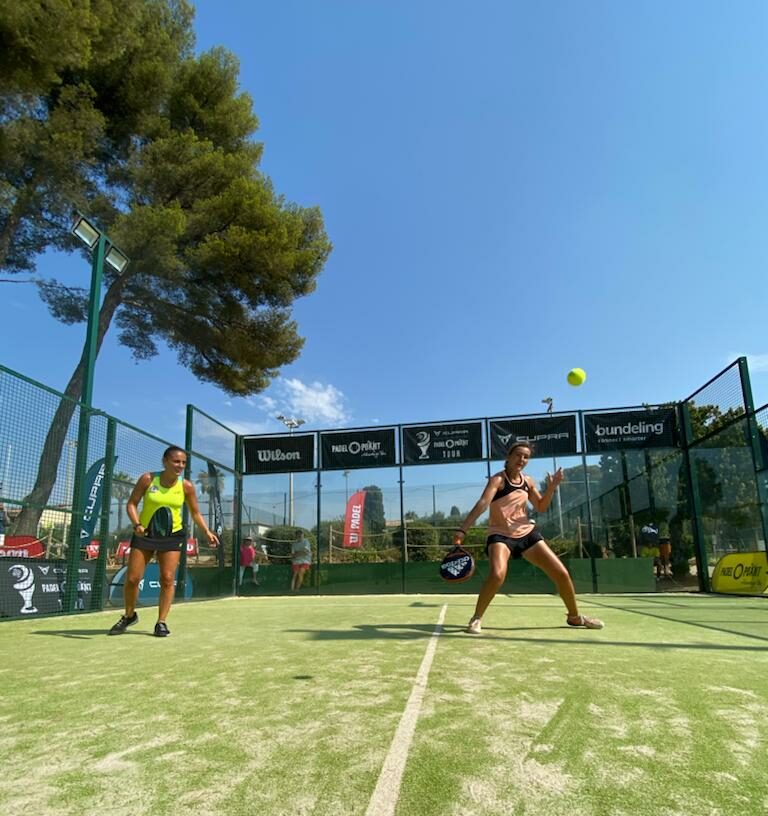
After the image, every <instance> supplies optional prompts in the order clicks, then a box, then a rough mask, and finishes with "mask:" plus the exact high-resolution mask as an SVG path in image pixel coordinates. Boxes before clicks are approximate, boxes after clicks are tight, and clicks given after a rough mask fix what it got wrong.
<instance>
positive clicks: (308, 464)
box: [243, 433, 315, 475]
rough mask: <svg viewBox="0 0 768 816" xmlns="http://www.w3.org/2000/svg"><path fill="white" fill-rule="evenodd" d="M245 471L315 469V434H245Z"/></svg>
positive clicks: (276, 471)
mask: <svg viewBox="0 0 768 816" xmlns="http://www.w3.org/2000/svg"><path fill="white" fill-rule="evenodd" d="M243 458H244V461H245V474H246V475H247V474H251V473H287V472H289V471H299V470H314V469H315V435H314V434H313V433H310V434H286V435H284V436H246V437H244V439H243Z"/></svg>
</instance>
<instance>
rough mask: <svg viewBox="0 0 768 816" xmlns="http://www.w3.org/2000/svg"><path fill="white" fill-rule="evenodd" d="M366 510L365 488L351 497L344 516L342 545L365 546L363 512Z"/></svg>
mask: <svg viewBox="0 0 768 816" xmlns="http://www.w3.org/2000/svg"><path fill="white" fill-rule="evenodd" d="M364 512H365V490H358V491H357V492H356V493H353V494H352V495H351V496H350V497H349V501H348V502H347V512H346V515H345V516H344V541H343V542H342V545H341V546H342V547H347V548H358V547H362V546H363V513H364Z"/></svg>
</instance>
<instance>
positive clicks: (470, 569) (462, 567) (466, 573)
mask: <svg viewBox="0 0 768 816" xmlns="http://www.w3.org/2000/svg"><path fill="white" fill-rule="evenodd" d="M474 574H475V559H474V558H472V555H471V554H470V553H468V552H467V551H466V550H465V549H464V547H459V546H456V547H454V548H453V549H452V550H451V551H450V552H449V553H448V555H446V556H445V558H443V560H442V562H441V563H440V577H441V578H442V579H443V581H447V582H448V583H449V584H460V583H462V581H469V579H470V578H471V577H472V576H473V575H474Z"/></svg>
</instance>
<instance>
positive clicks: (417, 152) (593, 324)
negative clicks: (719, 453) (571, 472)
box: [0, 0, 768, 441]
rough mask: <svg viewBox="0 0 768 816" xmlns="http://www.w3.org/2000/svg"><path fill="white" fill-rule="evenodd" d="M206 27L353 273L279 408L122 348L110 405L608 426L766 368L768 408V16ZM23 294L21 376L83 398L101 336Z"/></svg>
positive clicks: (529, 13)
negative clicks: (89, 358) (237, 65)
mask: <svg viewBox="0 0 768 816" xmlns="http://www.w3.org/2000/svg"><path fill="white" fill-rule="evenodd" d="M196 7H197V17H196V24H195V26H196V31H197V37H198V47H199V49H200V50H206V49H208V48H210V47H213V46H216V45H222V46H224V47H226V48H228V49H230V50H231V51H233V52H234V53H235V54H236V55H237V56H238V57H239V59H240V62H241V88H242V90H243V91H246V92H248V93H249V94H250V95H251V96H252V97H253V100H254V108H255V111H256V113H257V115H258V116H259V119H260V121H261V129H260V132H259V139H260V141H262V142H263V143H264V145H265V151H264V159H263V163H262V170H263V171H264V172H265V173H266V174H267V175H269V176H270V177H271V178H272V180H273V182H274V185H275V187H276V189H277V190H278V191H279V192H280V193H282V194H284V195H285V196H286V198H287V199H288V200H290V201H294V202H297V203H299V204H301V205H306V206H310V205H319V206H320V208H321V209H322V211H323V213H324V216H325V220H326V227H327V230H328V233H329V235H330V237H331V240H332V241H333V244H334V251H333V253H332V255H331V257H330V260H329V261H328V263H327V266H326V268H325V270H324V272H323V274H322V275H321V277H320V278H319V281H318V286H317V290H316V291H315V292H314V293H313V294H312V295H310V296H308V297H307V298H304V299H302V300H300V301H298V302H297V303H296V306H295V318H296V320H297V321H298V324H299V328H300V333H301V334H302V335H303V336H304V337H305V338H306V344H305V347H304V351H303V353H302V355H301V357H300V358H299V360H298V361H297V362H295V363H294V364H293V365H290V366H287V367H286V368H285V369H284V370H283V371H282V373H281V376H280V378H279V379H278V380H276V381H275V382H274V383H273V385H272V386H271V387H270V388H269V389H268V390H267V391H266V392H264V393H263V394H260V395H254V396H253V397H251V398H249V399H234V398H230V397H228V396H227V395H226V394H224V393H223V392H221V391H219V390H217V389H216V388H214V387H212V386H210V385H203V384H201V383H198V382H197V381H196V380H195V379H194V377H193V376H192V375H191V374H190V373H189V372H188V371H187V370H185V369H184V368H183V367H181V366H179V365H178V363H177V362H176V359H175V356H174V355H173V354H172V353H171V352H169V351H163V352H162V353H161V354H160V356H159V357H157V358H155V359H154V360H152V361H150V362H142V363H134V362H133V361H132V360H131V358H130V355H129V354H128V352H127V350H126V349H123V348H122V347H120V346H119V345H118V344H117V342H116V332H114V331H112V332H110V334H109V335H108V336H107V339H106V341H105V345H104V348H103V350H102V353H101V356H100V358H99V361H98V363H97V367H96V376H95V390H94V403H95V404H96V405H97V406H99V407H101V408H103V409H104V410H106V411H107V412H108V413H110V414H113V415H115V416H117V417H119V418H121V419H124V420H126V421H128V422H129V423H131V424H134V425H137V426H139V427H143V428H146V429H147V430H149V431H151V432H153V433H155V434H157V435H159V436H162V437H165V438H169V439H176V440H179V441H183V425H184V409H185V405H186V403H188V402H190V403H193V404H195V405H197V406H198V407H200V408H201V409H202V410H204V411H205V412H206V413H208V414H210V415H212V416H214V417H216V418H218V419H219V420H220V421H221V422H223V423H224V424H226V425H228V426H230V427H232V428H233V429H235V430H237V431H239V432H249V433H261V432H265V433H270V432H277V431H280V430H283V427H282V425H281V424H280V423H279V422H278V421H277V420H275V419H274V414H275V413H277V412H282V413H284V414H289V415H294V416H300V417H302V418H304V419H306V420H307V425H306V427H307V428H333V427H343V426H365V425H371V424H389V423H399V422H417V421H419V422H420V421H429V420H443V419H445V420H450V419H462V418H470V417H482V416H501V415H507V414H521V413H527V412H538V411H541V410H543V408H544V406H543V405H542V403H541V400H542V398H544V397H546V396H551V397H553V399H554V403H555V408H556V410H570V409H589V408H602V407H610V406H624V405H635V404H638V403H641V402H651V403H653V402H661V401H667V400H673V399H680V398H683V397H685V396H687V395H688V394H690V393H691V392H693V391H694V390H696V389H697V388H698V387H699V386H700V385H702V384H703V383H704V382H705V381H706V380H708V379H709V378H710V377H711V376H712V375H713V374H715V373H716V372H717V371H719V370H720V369H721V368H723V367H724V366H725V365H726V364H728V363H729V362H730V361H732V360H733V359H734V358H735V357H737V356H739V355H747V356H748V357H749V358H750V365H751V372H752V380H753V389H754V393H755V399H756V402H757V404H763V403H765V402H766V401H768V341H767V340H766V332H765V308H766V302H767V298H766V294H767V292H766V289H767V288H768V287H767V284H766V278H767V276H766V273H765V266H766V259H767V256H768V230H766V227H765V223H766V215H768V158H767V152H766V149H767V148H766V146H767V145H768V108H767V106H766V101H765V100H766V88H768V52H767V51H766V48H765V43H766V35H767V34H768V31H767V29H768V6H766V5H765V4H764V3H762V2H739V3H736V4H723V3H721V2H695V3H694V2H676V3H666V2H663V3H662V2H643V3H616V2H590V3H584V2H547V3H521V2H509V1H508V0H504V1H503V2H502V1H501V0H499V1H498V2H495V1H494V2H491V1H490V0H484V1H483V2H478V3H472V4H470V3H468V2H456V1H455V0H440V2H437V0H416V1H415V2H414V0H411V1H410V2H400V1H399V0H386V2H385V1H384V0H379V1H377V2H363V0H357V1H353V0H346V1H345V2H342V1H341V0H327V1H326V2H316V0H279V2H278V0H264V1H263V2H260V3H251V2H245V0H218V1H217V2H213V0H201V2H198V3H197V4H196ZM38 273H39V274H40V275H41V276H46V275H55V276H57V277H59V278H61V279H63V280H66V281H68V282H80V283H82V285H84V286H85V285H87V281H88V276H89V269H88V267H87V264H85V263H84V262H83V260H82V258H79V257H68V256H61V255H46V256H45V257H43V258H41V259H40V263H39V266H38ZM0 293H1V296H2V301H3V310H2V313H3V321H2V326H0V340H2V343H1V344H0V349H1V350H0V362H2V363H3V364H4V365H6V366H8V367H9V368H12V369H15V370H18V371H20V372H22V373H24V374H26V375H27V376H29V377H32V378H34V379H37V380H40V381H42V382H44V383H46V384H48V385H50V386H51V387H54V388H59V389H60V388H63V387H64V385H65V384H66V381H67V379H68V378H69V375H70V373H71V371H72V369H73V368H74V366H75V364H76V362H77V359H78V357H79V354H80V348H81V344H82V341H83V338H84V334H85V327H84V326H83V325H80V326H74V327H67V326H62V325H60V324H58V323H56V322H55V321H54V320H53V318H51V317H50V316H49V315H48V313H47V311H46V310H45V308H44V306H43V305H42V304H41V303H40V302H39V300H38V299H37V295H36V290H35V289H34V288H33V287H31V286H25V285H21V284H19V285H15V284H14V285H9V284H0ZM573 366H580V367H582V368H584V369H586V371H587V373H588V379H587V382H586V384H585V385H584V386H582V387H581V388H578V389H576V388H572V387H570V386H568V385H567V383H566V379H565V377H566V373H567V372H568V370H569V369H570V368H572V367H573Z"/></svg>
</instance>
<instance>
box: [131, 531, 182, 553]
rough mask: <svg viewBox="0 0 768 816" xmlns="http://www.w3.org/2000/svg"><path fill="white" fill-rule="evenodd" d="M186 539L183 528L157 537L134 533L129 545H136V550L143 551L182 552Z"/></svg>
mask: <svg viewBox="0 0 768 816" xmlns="http://www.w3.org/2000/svg"><path fill="white" fill-rule="evenodd" d="M186 540H187V534H186V533H185V532H184V530H179V532H178V533H172V534H171V535H169V536H163V537H158V538H150V537H149V536H140V535H135V534H134V536H133V538H132V539H131V547H136V549H137V550H144V551H145V552H182V551H183V550H184V542H185V541H186Z"/></svg>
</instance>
